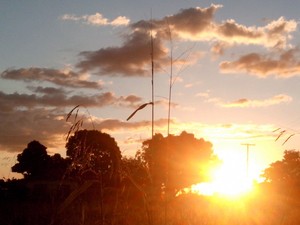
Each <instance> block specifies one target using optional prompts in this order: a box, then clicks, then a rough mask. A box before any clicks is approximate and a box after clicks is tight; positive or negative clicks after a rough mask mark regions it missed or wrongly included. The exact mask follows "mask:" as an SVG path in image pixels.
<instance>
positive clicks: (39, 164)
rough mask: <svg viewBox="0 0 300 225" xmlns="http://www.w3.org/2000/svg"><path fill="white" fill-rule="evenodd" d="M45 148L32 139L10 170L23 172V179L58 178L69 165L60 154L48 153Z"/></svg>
mask: <svg viewBox="0 0 300 225" xmlns="http://www.w3.org/2000/svg"><path fill="white" fill-rule="evenodd" d="M46 149H47V148H46V147H45V146H44V145H42V144H41V143H39V142H38V141H32V142H30V143H29V144H28V145H27V148H25V149H24V150H23V152H22V153H21V154H18V156H17V160H18V163H16V164H15V165H14V166H13V167H12V168H11V169H12V172H16V173H21V174H23V176H24V178H25V179H43V180H46V179H47V180H59V179H61V178H62V176H63V175H64V173H65V172H66V169H67V167H68V165H69V162H68V160H66V159H64V158H62V157H61V155H60V154H54V155H53V156H50V155H48V153H47V150H46Z"/></svg>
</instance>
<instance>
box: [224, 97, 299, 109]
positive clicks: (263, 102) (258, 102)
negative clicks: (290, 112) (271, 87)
mask: <svg viewBox="0 0 300 225" xmlns="http://www.w3.org/2000/svg"><path fill="white" fill-rule="evenodd" d="M292 100H293V98H292V97H291V96H288V95H285V94H279V95H275V96H273V97H271V98H267V99H247V98H241V99H238V100H236V101H232V102H228V103H224V102H219V103H218V105H220V106H222V107H227V108H236V107H239V108H248V107H267V106H272V105H279V104H282V103H289V102H291V101H292Z"/></svg>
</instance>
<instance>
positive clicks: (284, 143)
mask: <svg viewBox="0 0 300 225" xmlns="http://www.w3.org/2000/svg"><path fill="white" fill-rule="evenodd" d="M294 135H295V134H291V135H290V136H289V137H288V138H287V139H286V140H285V141H284V142H283V143H282V145H284V144H285V143H286V142H287V141H288V140H289V139H290V138H291V137H293V136H294Z"/></svg>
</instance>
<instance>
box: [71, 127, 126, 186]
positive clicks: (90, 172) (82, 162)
mask: <svg viewBox="0 0 300 225" xmlns="http://www.w3.org/2000/svg"><path fill="white" fill-rule="evenodd" d="M66 149H67V156H68V157H69V158H70V159H71V161H72V169H73V172H75V173H76V174H77V175H80V178H83V179H101V181H102V182H103V184H106V185H115V184H117V183H118V182H119V167H120V160H121V152H120V149H119V147H118V145H117V143H116V141H115V139H114V138H112V137H111V136H110V135H109V134H106V133H102V132H100V131H97V130H79V131H77V132H75V134H74V135H73V136H71V137H70V138H69V140H68V142H67V144H66Z"/></svg>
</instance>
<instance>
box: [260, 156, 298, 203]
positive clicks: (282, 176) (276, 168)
mask: <svg viewBox="0 0 300 225" xmlns="http://www.w3.org/2000/svg"><path fill="white" fill-rule="evenodd" d="M262 177H264V178H265V182H268V183H271V184H272V187H273V188H275V189H276V190H277V191H279V192H280V193H282V194H286V195H293V197H296V195H295V194H297V195H298V197H300V152H299V151H295V150H286V151H285V152H284V156H283V159H282V160H281V161H276V162H274V163H271V165H270V167H269V168H267V169H265V170H264V172H263V174H262Z"/></svg>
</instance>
